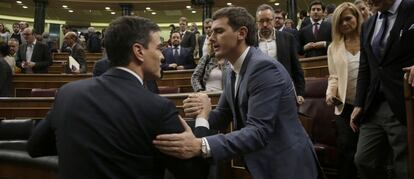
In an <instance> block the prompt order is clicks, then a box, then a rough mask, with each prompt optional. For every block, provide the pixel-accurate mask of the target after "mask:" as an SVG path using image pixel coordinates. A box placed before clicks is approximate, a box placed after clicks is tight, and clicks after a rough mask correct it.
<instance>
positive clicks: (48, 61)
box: [34, 44, 52, 69]
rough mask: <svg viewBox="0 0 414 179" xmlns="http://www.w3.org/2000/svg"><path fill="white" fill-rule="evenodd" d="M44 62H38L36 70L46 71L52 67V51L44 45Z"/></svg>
mask: <svg viewBox="0 0 414 179" xmlns="http://www.w3.org/2000/svg"><path fill="white" fill-rule="evenodd" d="M41 50H42V52H41V54H42V57H41V58H42V61H38V62H36V65H35V66H34V68H37V69H45V68H47V67H49V66H50V65H52V56H51V55H50V51H49V49H48V47H47V45H45V44H42V49H41Z"/></svg>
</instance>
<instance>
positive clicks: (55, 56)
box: [52, 53, 102, 61]
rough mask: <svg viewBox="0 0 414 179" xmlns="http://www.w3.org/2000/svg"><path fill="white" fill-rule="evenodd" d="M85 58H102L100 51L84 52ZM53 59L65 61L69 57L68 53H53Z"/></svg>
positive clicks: (90, 59) (94, 59) (91, 59)
mask: <svg viewBox="0 0 414 179" xmlns="http://www.w3.org/2000/svg"><path fill="white" fill-rule="evenodd" d="M85 56H86V57H85V58H86V60H87V61H98V60H99V59H101V58H102V53H85ZM52 59H53V61H55V60H56V61H61V60H63V61H67V60H68V59H69V53H53V54H52Z"/></svg>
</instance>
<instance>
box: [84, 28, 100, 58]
mask: <svg viewBox="0 0 414 179" xmlns="http://www.w3.org/2000/svg"><path fill="white" fill-rule="evenodd" d="M87 49H88V52H91V53H100V52H101V51H102V49H101V39H99V37H98V35H97V34H96V33H90V34H89V37H88V41H87Z"/></svg>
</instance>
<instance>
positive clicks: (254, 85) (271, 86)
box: [207, 59, 293, 161]
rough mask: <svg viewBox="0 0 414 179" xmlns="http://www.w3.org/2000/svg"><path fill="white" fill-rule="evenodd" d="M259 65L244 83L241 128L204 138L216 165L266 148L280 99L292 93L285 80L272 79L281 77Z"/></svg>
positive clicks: (266, 65)
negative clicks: (245, 96)
mask: <svg viewBox="0 0 414 179" xmlns="http://www.w3.org/2000/svg"><path fill="white" fill-rule="evenodd" d="M252 60H253V59H252ZM262 62H263V63H261V64H260V65H257V66H256V67H254V69H257V70H256V71H255V72H253V73H252V74H251V75H250V77H249V79H246V80H249V84H248V87H247V88H248V89H247V91H248V93H249V99H248V102H247V103H248V104H247V105H248V111H247V115H246V116H247V119H246V125H245V127H244V128H242V129H240V130H238V131H233V132H231V133H228V134H218V135H214V136H209V137H207V140H208V143H209V145H210V148H211V154H212V157H213V159H214V160H216V161H218V160H222V159H228V158H230V157H233V156H236V155H240V154H245V153H250V152H253V151H257V150H259V149H261V148H263V147H265V146H266V145H267V144H268V142H269V140H270V138H271V137H270V136H271V134H272V133H273V132H274V131H273V129H274V125H275V119H276V116H277V115H278V111H279V110H278V109H279V107H280V106H279V101H280V100H281V96H282V95H283V96H286V95H287V94H284V93H287V92H286V91H288V90H289V91H292V90H293V89H292V88H293V86H290V85H289V89H287V88H288V87H287V86H288V84H287V82H286V80H284V79H283V78H274V76H282V74H281V73H280V71H279V70H278V69H277V67H276V66H275V65H272V64H273V63H271V64H270V63H269V62H268V61H267V62H264V61H262ZM289 84H290V83H289ZM287 96H290V95H287Z"/></svg>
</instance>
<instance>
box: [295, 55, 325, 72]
mask: <svg viewBox="0 0 414 179" xmlns="http://www.w3.org/2000/svg"><path fill="white" fill-rule="evenodd" d="M299 62H300V64H301V66H302V69H303V72H304V75H305V77H326V76H329V71H328V59H327V56H320V57H310V58H301V59H299Z"/></svg>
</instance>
